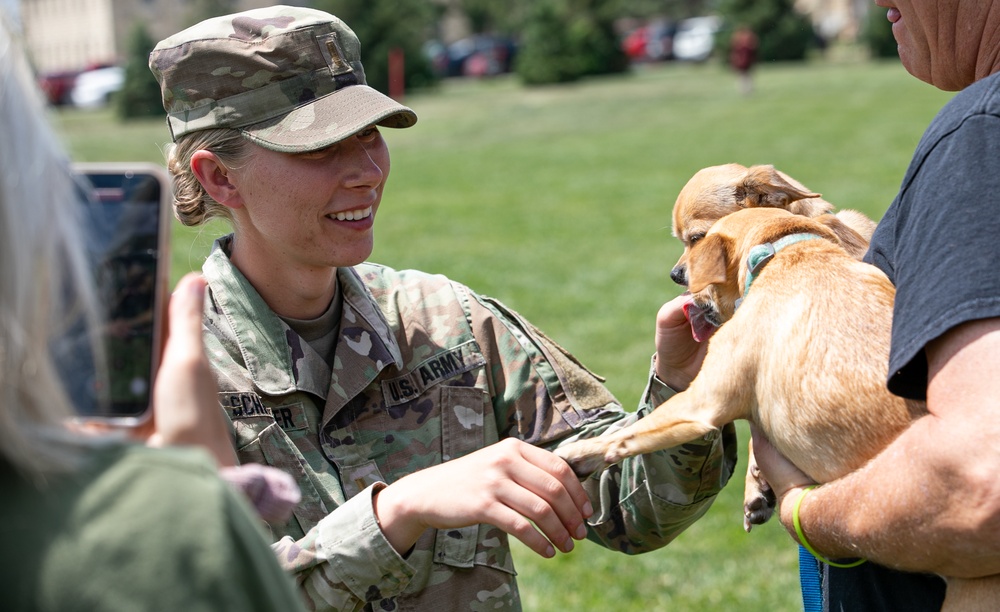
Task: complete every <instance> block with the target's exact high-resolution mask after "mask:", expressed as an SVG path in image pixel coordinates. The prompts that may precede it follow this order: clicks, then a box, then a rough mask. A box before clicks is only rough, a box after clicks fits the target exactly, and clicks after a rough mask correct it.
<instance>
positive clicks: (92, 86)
mask: <svg viewBox="0 0 1000 612" xmlns="http://www.w3.org/2000/svg"><path fill="white" fill-rule="evenodd" d="M124 84H125V69H124V68H122V67H121V66H106V67H103V68H97V69H95V70H87V71H84V72H81V73H80V74H79V75H77V77H76V81H75V83H74V84H73V91H72V92H71V93H70V100H71V101H72V102H73V106H78V107H80V108H95V107H98V106H104V105H106V104H107V103H108V102H109V101H110V100H111V96H113V95H114V94H115V93H116V92H118V90H119V89H121V88H122V85H124Z"/></svg>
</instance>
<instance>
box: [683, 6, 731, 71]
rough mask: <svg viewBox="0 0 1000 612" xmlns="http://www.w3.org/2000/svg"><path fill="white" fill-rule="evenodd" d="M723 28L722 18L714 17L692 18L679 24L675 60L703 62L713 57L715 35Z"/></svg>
mask: <svg viewBox="0 0 1000 612" xmlns="http://www.w3.org/2000/svg"><path fill="white" fill-rule="evenodd" d="M721 27H722V18H721V17H717V16H714V15H709V16H706V17H692V18H690V19H684V20H681V21H679V22H677V31H676V33H674V48H673V56H674V59H677V60H683V61H689V62H703V61H705V60H707V59H708V58H709V57H710V56H711V55H712V50H713V49H714V48H715V35H716V34H717V33H718V32H719V29H720V28H721Z"/></svg>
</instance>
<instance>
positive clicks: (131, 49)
mask: <svg viewBox="0 0 1000 612" xmlns="http://www.w3.org/2000/svg"><path fill="white" fill-rule="evenodd" d="M154 46H156V43H155V42H154V41H153V39H152V37H151V36H150V35H149V31H148V30H147V29H146V26H145V24H143V23H141V22H137V23H136V24H135V25H134V26H133V27H132V32H131V34H130V35H129V43H128V55H127V59H126V62H125V82H124V84H123V85H122V88H121V90H120V91H119V92H118V93H116V94H115V98H114V102H115V107H116V110H117V112H118V116H119V117H121V118H122V119H132V118H135V117H155V116H157V115H163V114H164V110H163V102H162V100H161V98H160V85H159V83H157V82H156V77H154V76H153V73H152V72H150V70H149V53H150V52H151V51H152V50H153V47H154Z"/></svg>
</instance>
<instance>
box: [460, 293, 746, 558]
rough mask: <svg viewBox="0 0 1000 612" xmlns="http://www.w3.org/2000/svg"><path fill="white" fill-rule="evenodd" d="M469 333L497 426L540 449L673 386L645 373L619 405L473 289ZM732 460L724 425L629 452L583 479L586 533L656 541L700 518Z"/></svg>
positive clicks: (614, 421)
mask: <svg viewBox="0 0 1000 612" xmlns="http://www.w3.org/2000/svg"><path fill="white" fill-rule="evenodd" d="M469 309H470V313H471V314H470V318H471V321H472V326H473V333H474V334H475V335H476V339H477V341H478V342H479V344H480V348H481V350H482V351H483V354H484V355H485V356H486V359H487V364H488V365H487V367H488V368H489V376H490V382H491V387H492V388H491V395H492V399H493V406H494V412H495V415H496V418H497V427H498V430H499V431H500V432H501V433H500V435H501V437H503V436H505V435H506V436H515V437H518V438H520V439H522V440H525V441H527V442H529V443H532V444H535V445H538V446H541V447H543V448H546V449H548V450H555V449H556V448H558V447H559V446H561V445H563V444H568V443H570V442H573V441H575V440H578V439H582V438H588V437H593V436H596V435H600V434H602V433H604V432H607V431H611V430H614V429H618V428H622V427H625V426H626V425H628V424H630V423H632V422H634V421H635V420H637V419H639V418H642V417H643V416H644V415H646V414H647V413H648V412H649V411H650V410H652V409H653V408H655V407H656V406H658V405H659V404H660V403H662V402H663V401H665V400H666V399H667V398H669V397H670V396H671V395H672V394H673V392H672V391H671V390H670V389H669V388H668V387H667V386H666V385H664V384H663V383H662V382H660V381H659V380H658V379H656V377H655V376H654V375H653V368H652V367H651V368H650V371H649V376H648V384H647V388H646V390H645V392H644V394H643V399H642V402H641V405H640V406H639V409H638V411H637V412H634V413H629V412H626V411H625V410H624V409H623V408H622V406H621V404H620V403H619V402H618V401H617V400H616V399H615V398H614V397H613V396H612V394H611V393H610V392H609V391H608V390H607V388H606V387H605V386H604V384H603V382H604V381H603V379H602V378H600V377H599V376H597V375H595V374H593V373H592V372H590V371H589V370H588V369H587V368H586V367H584V366H583V365H582V364H581V363H580V362H579V361H578V360H577V359H576V358H574V357H573V356H572V355H571V354H570V353H569V352H567V351H566V350H564V349H563V348H561V347H560V346H559V345H558V344H556V343H555V342H554V341H552V340H551V339H549V338H547V337H546V336H545V335H544V334H543V333H542V332H540V331H539V330H538V329H537V328H535V327H534V326H532V325H531V324H530V323H528V322H527V321H526V320H524V319H523V318H522V317H520V316H519V315H518V314H517V313H515V312H514V311H512V310H510V309H508V308H506V307H504V306H503V305H502V304H500V303H499V302H496V301H494V300H491V299H488V298H482V297H479V296H475V295H474V294H472V299H471V300H470V307H469ZM735 466H736V433H735V429H734V427H733V426H732V425H727V426H726V427H724V428H723V429H722V430H718V431H715V432H713V433H711V434H708V435H707V436H705V437H704V438H703V439H699V440H695V441H692V442H690V443H688V444H684V445H681V446H678V447H675V448H671V449H667V450H663V451H659V452H655V453H649V454H647V455H643V456H640V457H633V458H630V459H627V460H625V461H624V462H622V463H621V464H618V465H614V466H611V467H609V468H607V469H605V470H602V471H600V472H597V473H595V474H593V475H592V476H591V477H590V478H588V479H587V480H586V481H585V482H584V486H585V488H586V489H587V491H588V493H589V494H590V498H591V502H592V504H593V506H594V509H595V513H594V516H593V517H591V520H590V539H591V540H594V541H596V542H599V543H600V544H602V545H603V546H605V547H607V548H611V549H614V550H619V551H621V552H625V553H628V554H633V553H640V552H645V551H649V550H654V549H656V548H659V547H662V546H664V545H666V544H667V543H669V542H670V541H671V540H673V539H674V538H676V537H677V535H679V534H680V533H681V532H682V531H683V530H684V529H686V528H687V527H688V526H689V525H691V524H692V523H693V522H694V521H695V520H697V519H698V518H699V517H701V516H702V515H703V514H704V513H705V512H706V511H707V510H708V508H709V506H710V505H711V503H712V501H713V500H714V499H715V497H716V495H717V494H718V492H719V491H720V490H721V489H722V487H723V486H724V485H725V484H726V482H728V481H729V478H730V477H731V476H732V473H733V470H734V468H735Z"/></svg>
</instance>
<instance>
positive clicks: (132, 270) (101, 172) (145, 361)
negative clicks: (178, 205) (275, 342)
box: [57, 164, 170, 420]
mask: <svg viewBox="0 0 1000 612" xmlns="http://www.w3.org/2000/svg"><path fill="white" fill-rule="evenodd" d="M74 170H75V171H76V172H77V174H78V175H79V176H80V178H81V179H82V180H81V190H82V191H84V192H87V193H86V194H83V197H81V203H80V204H81V206H83V208H84V214H83V218H84V221H85V226H86V231H87V236H88V245H89V247H88V248H89V256H90V259H91V262H90V263H91V269H92V270H93V273H94V281H95V284H96V287H97V297H98V300H99V304H100V307H101V313H100V333H99V334H97V338H98V341H99V342H100V343H101V345H102V347H103V351H98V352H97V353H96V355H101V353H102V352H103V360H104V362H105V364H106V369H105V368H99V367H96V365H95V352H94V351H93V350H90V349H92V345H91V339H90V338H88V337H86V336H87V335H86V333H85V332H82V330H78V333H80V334H81V335H80V337H78V338H76V339H75V340H70V341H69V343H68V344H69V345H70V346H75V350H71V351H70V352H69V355H71V356H70V357H69V359H63V360H57V361H64V362H66V363H60V369H61V370H62V373H63V379H64V380H65V381H66V384H67V391H68V392H69V393H70V398H71V400H72V401H73V403H74V405H75V407H76V410H77V413H78V415H79V416H81V417H84V418H112V419H133V420H139V419H142V418H143V417H144V416H145V414H146V412H147V410H148V409H149V406H150V399H151V391H152V386H153V379H154V377H155V373H156V367H157V365H158V362H159V353H160V331H161V327H162V321H161V315H162V312H161V310H162V306H161V305H162V303H163V301H164V297H165V296H164V293H165V292H166V290H167V287H166V279H165V276H164V272H165V268H166V266H167V261H168V260H167V257H166V256H167V244H168V241H167V234H168V232H169V218H168V217H167V215H166V209H167V206H168V205H169V200H168V199H167V198H168V195H169V192H170V190H169V183H168V181H167V179H166V174H165V172H163V171H162V169H161V168H159V167H158V166H152V167H145V166H138V165H130V166H121V165H101V164H96V165H85V164H80V165H75V166H74ZM81 332H82V333H81ZM71 335H72V334H71Z"/></svg>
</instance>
